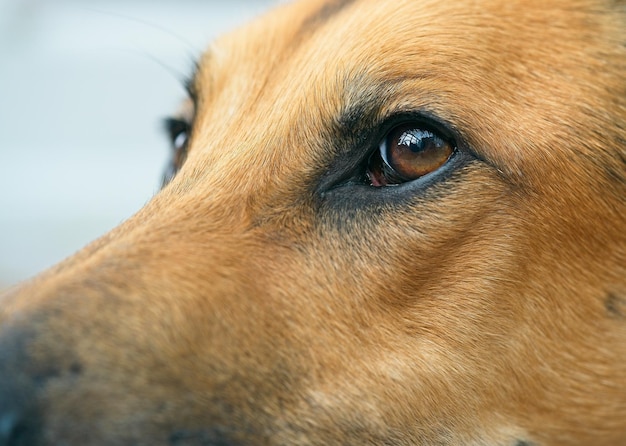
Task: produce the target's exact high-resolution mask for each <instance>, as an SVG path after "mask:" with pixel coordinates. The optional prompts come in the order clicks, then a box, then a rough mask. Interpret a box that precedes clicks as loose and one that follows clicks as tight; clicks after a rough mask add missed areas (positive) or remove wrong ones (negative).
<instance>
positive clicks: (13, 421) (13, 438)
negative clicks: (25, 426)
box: [0, 412, 21, 446]
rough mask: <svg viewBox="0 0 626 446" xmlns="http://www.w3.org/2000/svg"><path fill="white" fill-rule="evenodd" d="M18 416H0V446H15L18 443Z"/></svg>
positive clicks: (13, 414) (11, 413)
mask: <svg viewBox="0 0 626 446" xmlns="http://www.w3.org/2000/svg"><path fill="white" fill-rule="evenodd" d="M19 425H20V423H19V416H18V415H17V413H15V412H9V413H5V414H0V446H17V445H19V444H21V443H20V440H19V437H20V433H19V431H20V428H19Z"/></svg>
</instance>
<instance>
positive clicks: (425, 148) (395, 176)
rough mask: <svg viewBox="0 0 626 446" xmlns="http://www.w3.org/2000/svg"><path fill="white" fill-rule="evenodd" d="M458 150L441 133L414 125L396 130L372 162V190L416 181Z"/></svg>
mask: <svg viewBox="0 0 626 446" xmlns="http://www.w3.org/2000/svg"><path fill="white" fill-rule="evenodd" d="M454 151H455V146H454V144H453V143H452V142H450V141H449V140H448V139H446V138H445V137H443V136H442V135H440V134H439V133H438V132H436V131H434V130H431V129H430V128H428V127H425V126H424V125H422V124H420V123H417V122H412V123H406V124H402V125H399V126H397V127H394V128H393V129H391V131H389V132H388V133H387V135H385V137H384V138H383V140H382V141H381V142H380V146H379V150H378V151H377V152H375V153H374V154H373V155H372V156H371V157H370V159H369V163H368V167H367V176H368V178H369V181H370V182H371V184H372V186H376V187H381V186H391V185H398V184H402V183H406V182H409V181H413V180H416V179H418V178H420V177H423V176H424V175H427V174H429V173H432V172H434V171H436V170H437V169H439V168H440V167H442V166H443V165H444V164H445V163H446V162H447V161H448V160H449V159H450V157H451V156H452V154H453V153H454Z"/></svg>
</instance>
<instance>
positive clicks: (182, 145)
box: [163, 119, 190, 186]
mask: <svg viewBox="0 0 626 446" xmlns="http://www.w3.org/2000/svg"><path fill="white" fill-rule="evenodd" d="M165 126H166V128H167V132H168V133H169V137H170V141H171V145H172V158H171V160H170V162H169V164H168V166H167V168H166V170H165V174H164V175H163V186H165V185H166V184H167V183H169V182H170V181H171V179H172V178H173V177H174V175H176V173H177V172H178V170H179V169H180V168H181V166H182V165H183V163H184V162H185V159H186V158H187V142H188V140H189V131H190V128H189V124H188V123H187V122H186V121H182V120H179V119H167V120H166V121H165Z"/></svg>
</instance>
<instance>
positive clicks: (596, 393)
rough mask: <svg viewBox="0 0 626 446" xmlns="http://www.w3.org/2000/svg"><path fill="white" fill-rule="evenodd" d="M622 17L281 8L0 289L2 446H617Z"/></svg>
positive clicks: (567, 9) (624, 413) (219, 61)
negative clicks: (136, 189)
mask: <svg viewBox="0 0 626 446" xmlns="http://www.w3.org/2000/svg"><path fill="white" fill-rule="evenodd" d="M625 74H626V2H624V1H623V0H541V1H536V0H527V1H521V0H513V1H512V0H484V1H481V2H475V1H469V0H451V1H448V2H440V1H432V0H394V1H391V0H302V1H298V2H296V3H288V4H282V5H279V6H277V7H276V9H275V10H273V11H271V12H269V13H268V14H266V15H264V16H262V17H260V18H258V19H256V20H255V21H253V22H252V23H250V24H249V25H247V26H246V27H245V28H242V29H239V30H236V31H234V32H232V33H231V34H227V35H225V36H223V37H221V38H219V39H218V40H217V41H216V42H215V43H214V44H213V45H212V46H211V48H210V49H209V50H208V51H207V52H206V53H205V54H204V55H203V56H202V57H201V59H200V60H199V62H198V64H197V69H196V71H195V73H194V74H193V77H192V79H191V80H190V81H189V83H188V87H189V88H188V90H189V93H190V98H189V99H188V100H187V101H186V102H185V103H184V104H183V106H182V108H181V110H180V111H179V113H178V114H177V115H176V116H175V117H174V118H172V119H171V120H169V121H168V129H169V132H170V136H171V138H172V143H173V146H174V156H173V161H172V163H171V166H170V169H169V170H168V174H167V175H166V181H165V183H166V184H165V185H164V187H163V189H162V190H161V191H160V192H159V193H158V194H156V196H155V197H154V198H153V199H152V200H151V201H150V202H149V203H148V204H147V205H146V206H145V207H144V208H143V209H142V210H140V211H139V212H138V213H137V214H136V215H134V216H133V217H131V218H130V219H129V220H128V221H126V222H124V223H123V224H121V225H120V226H119V227H118V228H116V229H114V230H113V231H112V232H110V233H108V234H107V235H104V236H103V237H102V238H100V239H98V240H97V241H95V242H93V243H91V244H90V245H88V246H87V247H86V248H84V249H83V250H82V251H80V252H79V253H77V254H76V255H74V256H73V257H71V258H69V259H68V260H65V261H63V262H62V263H60V264H59V265H57V266H55V267H53V268H52V269H50V270H49V271H46V272H44V273H42V274H41V275H39V276H37V277H36V278H34V279H32V280H30V281H28V282H26V283H23V284H20V285H19V286H18V287H16V288H14V289H12V290H9V291H8V292H7V293H6V294H5V295H4V296H3V297H2V300H1V301H0V302H1V304H0V314H1V316H0V323H1V325H0V326H1V329H0V445H1V446H36V445H37V446H39V445H46V446H48V445H67V446H77V445H170V446H182V445H204V446H217V445H230V446H234V445H334V444H336V445H366V444H370V445H476V446H478V445H483V446H496V445H497V446H530V445H534V446H545V445H626V77H625Z"/></svg>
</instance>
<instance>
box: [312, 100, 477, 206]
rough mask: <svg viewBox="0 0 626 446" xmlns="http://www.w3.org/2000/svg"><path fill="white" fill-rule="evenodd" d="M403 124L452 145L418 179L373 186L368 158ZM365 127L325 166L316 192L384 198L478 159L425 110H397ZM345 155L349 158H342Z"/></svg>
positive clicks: (416, 187)
mask: <svg viewBox="0 0 626 446" xmlns="http://www.w3.org/2000/svg"><path fill="white" fill-rule="evenodd" d="M406 124H415V125H417V126H420V127H421V128H424V129H426V130H430V131H432V132H433V133H435V134H437V135H439V136H440V137H441V138H443V139H444V140H446V141H449V142H450V144H451V145H452V147H453V153H452V154H451V156H450V157H449V158H448V160H447V161H446V162H445V163H444V165H442V166H441V167H440V168H439V169H437V170H435V171H433V172H431V173H428V174H426V175H424V176H422V177H420V178H417V179H414V180H410V181H407V182H405V183H401V184H397V185H393V186H392V187H390V186H384V187H380V186H373V185H372V184H371V181H370V179H369V177H368V175H367V169H368V165H369V163H370V159H371V158H372V156H374V155H376V154H377V153H378V152H379V150H380V142H381V141H382V140H383V138H385V137H386V135H388V134H389V132H391V131H392V130H393V129H395V128H396V127H399V126H401V125H406ZM367 129H368V130H366V131H365V134H364V135H355V136H354V138H353V140H352V141H351V142H348V143H347V144H348V146H354V145H357V147H353V148H350V149H348V150H346V153H344V154H343V155H338V157H337V158H338V159H337V160H335V161H333V162H331V164H330V165H329V166H328V168H327V170H326V174H325V175H324V177H323V178H321V179H320V181H319V182H318V185H317V187H316V191H317V194H319V195H320V196H321V197H322V198H324V197H326V196H330V195H333V196H334V195H336V193H340V192H341V191H348V190H355V189H358V190H359V193H361V192H363V193H367V194H370V193H371V194H378V195H384V196H385V197H387V196H391V194H395V195H397V194H402V193H404V192H405V191H409V190H410V191H412V192H418V191H419V190H420V189H423V188H426V187H428V186H430V185H431V184H433V183H435V182H437V181H439V180H444V179H446V178H448V177H449V176H450V175H451V174H452V173H453V172H454V171H455V170H458V169H460V168H462V167H463V166H464V165H466V164H468V163H469V162H471V161H474V160H480V159H481V158H480V157H479V156H478V155H477V154H476V153H475V152H474V151H473V150H472V149H471V148H470V147H469V145H468V144H467V143H466V142H465V139H464V138H463V137H462V135H461V133H460V132H459V131H458V129H457V128H456V127H455V126H454V125H453V124H451V123H450V122H448V121H447V120H445V119H441V118H440V117H438V116H437V115H436V114H435V113H432V112H431V111H429V110H424V109H418V110H415V109H408V110H397V111H395V112H392V113H389V114H387V115H385V116H383V117H381V118H380V119H377V120H376V122H372V123H371V124H370V125H369V126H367ZM346 158H352V159H349V160H346ZM361 189H363V191H361ZM368 191H369V192H368ZM372 198H373V199H374V198H375V196H374V195H373V196H372Z"/></svg>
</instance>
